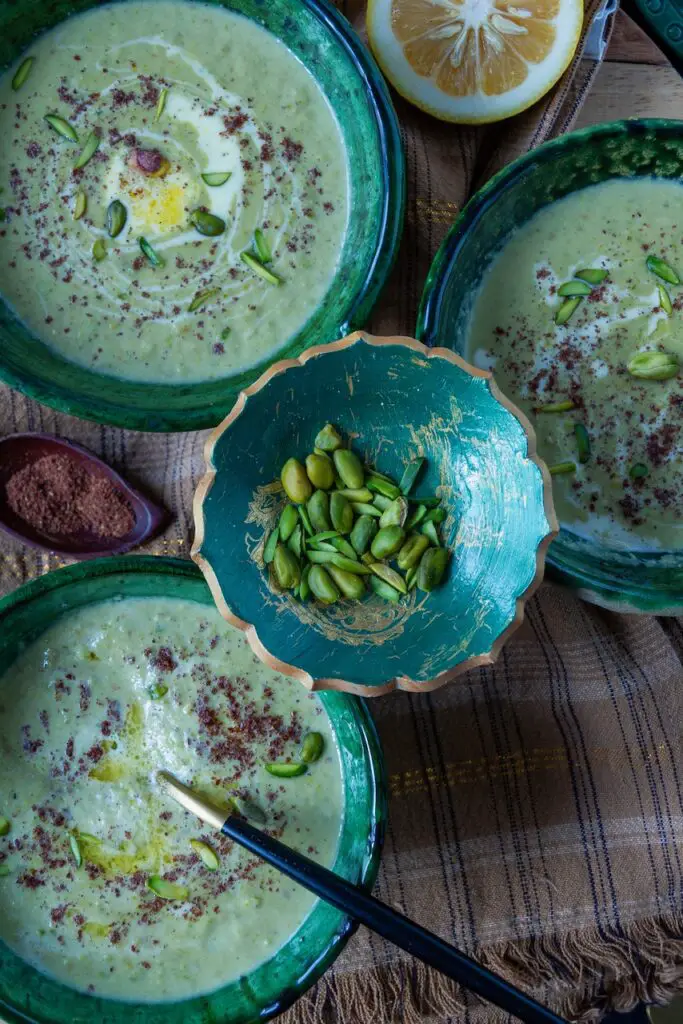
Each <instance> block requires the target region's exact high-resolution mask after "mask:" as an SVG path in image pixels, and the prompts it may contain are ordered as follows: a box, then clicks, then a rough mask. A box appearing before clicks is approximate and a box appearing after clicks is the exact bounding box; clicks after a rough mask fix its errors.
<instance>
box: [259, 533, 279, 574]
mask: <svg viewBox="0 0 683 1024" xmlns="http://www.w3.org/2000/svg"><path fill="white" fill-rule="evenodd" d="M279 539H280V536H279V530H278V528H277V526H276V527H275V529H274V530H273V531H272V532H271V533H269V534H268V540H267V541H266V543H265V545H264V548H263V561H264V562H265V564H266V565H270V563H271V562H272V561H273V558H274V557H275V548H276V547H277V544H278V540H279Z"/></svg>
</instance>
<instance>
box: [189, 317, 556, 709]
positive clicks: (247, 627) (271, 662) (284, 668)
mask: <svg viewBox="0 0 683 1024" xmlns="http://www.w3.org/2000/svg"><path fill="white" fill-rule="evenodd" d="M358 344H363V345H370V346H374V347H382V346H385V345H394V346H401V347H403V348H405V349H407V350H408V351H412V352H415V353H417V354H418V355H420V356H422V357H423V358H425V359H444V360H446V361H447V362H449V363H451V364H452V365H454V366H457V367H458V368H459V369H461V370H463V371H464V372H465V373H467V374H469V376H471V377H475V378H481V379H484V380H486V381H487V382H488V385H489V389H490V391H491V394H492V396H493V397H494V399H496V401H498V402H499V403H500V405H502V406H503V407H504V408H505V409H506V410H507V411H508V412H509V413H510V414H511V415H512V416H513V417H514V418H515V419H516V420H517V421H518V422H519V424H520V425H521V427H522V429H523V430H524V433H525V434H526V436H527V444H528V447H527V456H526V457H527V459H528V460H529V461H530V462H532V463H533V464H534V465H535V466H536V467H537V468H538V470H539V471H540V474H541V477H542V481H543V510H544V514H545V518H546V521H547V523H548V526H549V529H548V532H547V533H546V534H545V535H544V536H543V537H542V538H541V540H540V541H539V543H538V546H537V548H536V568H535V573H534V576H533V578H532V580H531V582H530V583H529V585H528V586H527V587H526V589H525V590H524V591H523V592H522V593H521V594H519V595H518V596H517V597H516V599H515V614H514V616H513V618H512V620H511V621H510V622H509V623H508V625H507V626H506V628H505V629H504V630H503V631H502V632H501V633H500V634H499V635H498V636H497V637H495V639H494V640H493V641H492V643H491V646H490V648H489V650H488V651H487V652H486V653H484V654H478V655H473V656H472V657H470V658H466V659H465V660H464V661H462V662H460V663H459V664H457V665H456V666H454V667H453V668H449V669H446V670H445V671H443V672H440V673H439V674H438V675H436V676H434V677H433V678H432V679H429V680H427V681H426V682H421V681H419V680H414V679H411V678H410V677H408V676H405V675H396V676H394V677H393V678H392V679H389V680H387V681H386V682H385V683H383V684H381V685H376V686H364V685H361V684H358V683H354V682H351V681H349V680H345V679H338V678H314V677H313V676H312V675H311V673H310V672H307V671H306V670H305V669H302V668H299V667H298V666H296V665H293V664H290V663H289V662H286V661H283V660H282V659H281V658H278V657H276V656H275V655H274V654H273V653H272V652H270V651H269V650H268V649H267V648H266V647H265V645H264V644H263V642H262V640H261V639H260V637H259V634H258V628H257V625H256V624H255V623H251V622H247V621H245V620H244V619H242V618H240V617H239V616H238V615H236V614H235V613H234V612H233V611H232V609H231V608H230V605H229V604H228V601H227V600H226V597H225V595H224V593H223V589H222V587H221V585H220V582H219V580H218V576H217V574H216V572H215V570H214V568H213V566H212V565H211V562H210V560H209V558H208V557H207V555H206V554H205V553H204V552H203V551H202V547H203V544H204V540H205V536H206V521H205V516H204V502H205V500H206V498H207V497H208V495H209V494H210V492H211V488H212V487H213V484H214V481H215V479H216V476H217V473H218V471H217V470H216V468H215V466H214V463H213V453H214V449H215V448H216V445H217V444H218V442H219V440H220V439H221V438H222V436H223V434H225V432H226V431H227V430H229V429H230V427H231V426H232V424H233V423H234V422H235V420H236V419H237V418H238V417H239V416H241V414H242V413H243V412H244V410H245V409H246V407H247V404H248V401H249V398H250V397H251V396H253V395H256V394H258V392H259V391H261V390H263V389H264V388H265V387H267V386H268V384H269V382H270V381H271V380H272V379H273V378H274V377H276V376H279V375H281V374H284V373H287V372H288V371H289V370H292V369H296V368H298V367H302V366H304V365H305V364H306V363H307V362H308V361H309V360H311V359H320V358H324V357H325V356H326V355H328V354H330V353H333V352H339V351H340V350H342V349H346V348H350V347H351V346H353V345H358ZM204 460H205V464H206V470H205V472H204V474H203V476H202V477H201V478H200V480H199V483H198V485H197V489H196V491H195V495H194V500H193V512H194V523H195V537H194V541H193V544H192V548H191V552H190V555H191V558H192V559H193V560H194V562H195V563H196V564H197V565H198V566H199V568H200V569H201V571H202V573H203V574H204V576H205V578H206V581H207V583H208V584H209V587H210V589H211V592H212V594H213V597H214V600H215V602H216V606H217V608H218V610H219V611H220V613H221V615H222V616H223V617H224V618H225V619H226V620H227V621H228V622H230V623H231V624H232V625H233V626H236V627H237V628H238V629H240V630H241V631H242V632H243V633H244V635H245V636H246V638H247V640H248V642H249V645H250V647H251V649H252V650H253V652H254V654H256V656H257V657H258V658H260V659H261V661H263V662H264V663H265V664H266V665H268V666H269V667H270V668H273V669H275V670H276V671H277V672H281V673H282V674H283V675H288V676H293V677H294V678H295V679H298V680H299V682H300V683H302V684H303V685H304V686H305V687H306V688H307V689H310V690H342V691H344V692H346V693H355V694H357V695H359V696H363V697H377V696H383V695H384V694H386V693H391V692H392V691H393V690H396V689H398V690H408V691H413V692H428V691H431V690H436V689H438V688H439V687H441V686H444V685H445V684H446V683H448V682H450V681H451V680H453V679H455V678H456V677H457V676H460V675H462V674H463V673H464V672H468V671H470V670H471V669H473V668H478V667H480V666H485V665H492V664H493V663H494V662H495V661H496V659H497V658H498V655H499V654H500V652H501V650H502V648H503V646H504V645H505V644H506V643H507V641H508V640H509V638H510V637H511V636H512V634H513V633H514V632H515V631H516V630H517V629H518V628H519V627H520V626H521V624H522V622H523V621H524V609H525V606H526V603H527V601H528V600H529V599H530V598H531V597H532V596H533V595H534V593H535V592H536V590H537V589H538V588H539V586H540V585H541V583H542V582H543V576H544V571H545V558H546V553H547V550H548V547H549V545H550V543H551V542H552V540H553V539H554V538H555V537H556V536H557V533H558V532H559V526H558V523H557V519H556V516H555V509H554V506H553V499H552V482H551V477H550V474H549V472H548V469H547V467H546V465H545V463H544V462H543V461H542V460H541V459H540V458H539V457H538V455H537V454H536V434H535V432H534V428H533V427H532V425H531V423H530V421H529V420H528V418H527V417H526V416H525V415H524V413H523V412H522V411H521V410H520V409H518V408H517V407H516V406H515V405H514V404H513V403H512V402H511V401H510V400H509V399H508V398H506V397H505V395H504V394H503V393H502V392H501V391H500V389H499V388H498V386H497V384H496V382H495V380H494V379H493V374H491V373H490V372H489V371H488V370H480V369H478V368H476V367H474V366H471V365H470V364H469V363H467V362H465V360H464V359H462V357H461V356H459V355H458V354H457V353H455V352H453V351H451V350H450V349H446V348H427V346H425V345H423V344H422V343H421V342H419V341H416V340H415V339H414V338H408V337H403V336H399V335H396V336H386V337H377V336H374V335H370V334H367V333H366V332H365V331H355V332H354V333H353V334H350V335H348V337H346V338H341V339H340V340H339V341H333V342H329V343H328V344H325V345H317V346H315V347H314V348H310V349H307V350H306V351H305V352H303V353H302V354H301V355H300V356H299V357H298V358H296V359H283V360H281V361H280V362H278V363H275V364H274V365H273V366H271V367H270V368H269V369H268V370H267V371H266V372H265V373H264V374H262V375H261V377H259V379H258V380H257V381H255V382H254V383H253V384H252V385H251V386H250V387H248V388H245V389H244V390H243V391H242V392H241V393H240V395H239V398H238V399H237V401H236V402H235V405H234V407H233V409H232V411H231V412H230V413H229V414H228V415H227V416H226V417H225V419H224V420H223V421H222V422H221V423H219V425H218V426H217V427H216V428H215V430H213V431H212V433H211V434H210V435H209V437H208V438H207V440H206V443H205V446H204Z"/></svg>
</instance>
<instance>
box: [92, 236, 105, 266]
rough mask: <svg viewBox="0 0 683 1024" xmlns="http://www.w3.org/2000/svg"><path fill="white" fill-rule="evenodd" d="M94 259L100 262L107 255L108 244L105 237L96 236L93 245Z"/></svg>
mask: <svg viewBox="0 0 683 1024" xmlns="http://www.w3.org/2000/svg"><path fill="white" fill-rule="evenodd" d="M92 254H93V259H95V260H97V262H98V263H100V262H101V261H102V260H103V259H104V257H105V256H106V255H107V245H106V242H105V241H104V239H103V238H96V239H95V242H94V243H93V247H92Z"/></svg>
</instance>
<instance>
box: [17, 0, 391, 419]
mask: <svg viewBox="0 0 683 1024" xmlns="http://www.w3.org/2000/svg"><path fill="white" fill-rule="evenodd" d="M86 2H87V8H85V10H86V11H89V10H91V9H92V8H94V7H96V5H97V0H86ZM117 2H119V3H125V2H126V0H117ZM187 2H188V3H203V2H205V0H187ZM217 2H218V3H219V5H220V6H224V7H225V8H226V9H227V10H228V11H231V12H233V13H237V14H239V15H241V16H243V17H247V18H250V20H254V21H256V23H258V24H262V25H263V27H265V29H266V31H269V32H272V30H271V29H270V28H269V27H268V25H267V24H265V21H263V20H261V21H259V20H258V19H256V18H251V17H250V15H249V14H246V13H244V12H243V11H242V10H241V8H240V5H239V2H237V3H236V2H235V0H217ZM295 6H296V5H295ZM295 6H293V7H292V12H291V13H292V18H293V19H294V23H295V22H296V16H297V11H296V9H295ZM299 6H300V8H303V10H304V11H305V12H307V13H308V14H309V15H310V16H312V17H313V18H315V19H316V21H317V22H319V23H320V25H321V29H322V32H323V33H324V34H325V36H326V37H329V39H330V42H331V43H334V46H335V47H336V48H337V49H338V50H339V52H340V53H343V55H344V57H345V59H347V60H348V62H349V64H350V65H351V66H352V67H353V71H354V74H355V76H356V79H357V82H358V85H359V88H360V89H361V90H362V93H363V96H364V98H365V107H364V116H367V118H368V121H369V122H370V123H372V124H373V125H374V131H375V134H376V140H377V162H378V164H379V168H380V172H381V174H380V179H381V189H380V197H379V199H378V203H377V215H376V217H375V219H374V221H373V229H374V235H373V237H372V238H370V237H368V238H367V253H366V254H365V255H364V259H365V272H364V274H363V276H362V279H360V280H358V281H357V282H356V283H355V287H354V289H353V291H352V292H350V293H349V295H348V299H347V301H346V302H345V304H344V306H343V309H340V310H339V311H338V317H337V319H338V321H339V322H338V323H335V324H334V325H333V327H330V325H329V324H328V325H327V327H326V329H327V330H330V329H332V330H336V331H337V336H339V337H341V336H342V335H345V334H348V333H349V331H351V330H355V329H356V328H359V327H362V326H363V324H364V323H365V322H366V321H367V319H368V317H369V316H370V313H371V312H372V309H373V308H374V305H375V303H376V302H377V299H378V297H379V295H380V293H381V292H382V290H383V288H384V286H385V284H386V281H387V278H388V276H389V274H390V272H391V269H392V267H393V265H394V263H395V261H396V257H397V255H398V248H399V244H400V240H401V235H402V231H403V219H404V211H405V198H406V181H405V157H404V151H403V145H402V142H401V134H400V128H399V122H398V118H397V115H396V112H395V110H394V106H393V103H392V100H391V96H390V94H389V89H388V87H387V84H386V82H385V80H384V78H383V76H382V74H381V72H380V70H379V68H378V66H377V64H376V62H375V60H374V58H373V56H372V55H371V53H370V51H369V49H368V48H367V46H366V45H365V44H364V43H363V41H362V40H361V39H360V37H359V36H358V34H357V33H356V31H355V29H354V28H353V26H352V25H351V24H350V22H349V21H348V20H347V19H346V18H345V17H344V16H343V15H342V14H341V12H340V11H338V10H337V9H336V8H335V7H334V5H333V4H332V3H331V2H330V0H300V5H299ZM79 13H81V11H80V10H79V11H78V12H76V15H77V14H79ZM69 16H71V15H69ZM62 20H64V19H57V20H52V21H49V20H47V22H46V23H44V27H43V28H41V30H40V31H41V32H42V31H49V30H51V29H53V28H54V27H55V25H56V24H59V23H61V21H62ZM272 34H274V35H275V36H276V38H277V39H279V40H280V41H281V42H282V43H283V45H285V46H286V47H287V49H290V50H291V47H290V46H289V44H288V42H287V40H286V39H285V38H282V37H281V36H280V35H278V34H277V33H275V32H272ZM30 41H31V40H30V37H27V38H26V39H25V40H23V41H22V47H23V49H22V50H19V51H17V52H16V53H15V54H14V55H13V59H16V58H17V57H18V56H19V54H20V53H21V52H24V51H25V49H26V48H27V47H28V46H30ZM295 57H296V59H297V60H302V62H303V63H304V65H305V66H306V67H307V69H308V71H309V73H310V74H311V75H312V76H313V77H314V78H315V79H316V81H317V82H318V84H320V82H319V77H318V76H317V75H316V74H315V72H314V70H312V69H311V68H310V66H309V64H308V63H307V61H306V60H305V59H304V58H302V57H300V56H299V55H298V54H295ZM8 66H11V64H10V65H8ZM6 70H7V68H6V67H0V72H3V71H6ZM320 87H321V89H322V88H323V87H322V86H320ZM324 91H325V90H324V89H323V92H324ZM330 102H331V101H330ZM331 105H332V104H331ZM333 110H334V107H333ZM334 113H335V117H337V119H338V121H339V123H340V131H341V135H342V139H343V142H344V149H345V151H346V152H347V157H348V164H349V168H350V171H349V180H350V182H351V183H353V166H352V158H351V153H350V152H349V151H348V147H347V145H346V132H345V130H344V124H343V121H342V119H340V118H338V111H336V110H335V111H334ZM353 198H354V197H353V194H351V195H350V203H349V218H348V223H353V222H354V220H361V219H363V217H364V210H363V208H362V206H361V205H360V204H358V202H357V201H356V204H355V208H354V202H353ZM347 234H348V228H347ZM342 246H343V247H342V250H341V252H340V254H339V262H338V264H337V266H336V269H335V271H334V275H333V277H332V279H331V281H330V283H329V287H328V289H327V290H326V292H325V294H324V295H323V296H322V298H321V300H320V302H319V303H318V304H317V306H316V307H315V308H314V309H312V310H311V311H310V313H309V315H308V317H307V319H306V321H305V322H304V323H303V324H302V325H301V327H300V328H299V330H298V331H296V332H295V333H294V334H293V335H292V336H290V337H288V338H285V339H283V340H282V342H281V343H280V344H279V346H278V347H277V348H276V349H275V350H274V351H273V352H272V353H271V354H270V355H266V356H264V357H262V358H261V359H260V360H259V362H258V364H257V365H256V366H253V367H249V366H247V367H244V368H242V369H240V370H237V371H235V372H233V373H231V374H228V375H226V376H224V377H217V378H215V379H208V380H203V381H202V380H200V381H192V382H187V381H185V382H183V381H179V382H178V383H174V384H167V383H165V382H163V381H139V380H134V379H128V378H124V377H117V376H116V375H115V374H100V373H97V372H95V371H94V370H92V369H90V368H89V367H86V366H83V365H81V364H79V363H75V362H72V361H70V360H67V359H66V358H65V357H64V356H62V355H61V354H60V353H59V352H56V351H54V350H52V349H51V348H50V347H49V346H47V345H45V344H44V343H43V342H41V341H40V339H38V338H37V337H36V335H35V334H33V333H32V332H30V331H28V329H27V328H26V327H25V326H24V324H23V322H22V321H21V320H20V319H18V318H17V317H16V316H14V315H13V314H11V315H10V316H9V320H8V322H7V325H6V326H2V325H0V340H2V338H3V337H4V335H5V333H7V336H8V337H14V335H16V336H17V337H20V336H21V338H22V339H25V338H29V339H30V341H31V344H35V345H37V346H39V347H40V351H41V353H42V352H43V351H44V353H45V359H46V360H47V362H48V365H47V366H45V367H44V368H42V367H41V369H39V370H38V369H36V366H35V365H34V361H33V360H31V359H30V358H29V357H26V356H23V355H21V351H23V350H22V349H20V348H19V346H18V345H15V346H13V349H12V354H11V355H9V356H7V357H6V356H5V355H3V349H4V346H3V345H0V381H2V382H4V383H5V384H7V385H9V386H10V387H12V388H15V389H16V390H17V391H19V392H21V393H22V394H25V395H27V396H28V397H29V398H33V399H35V400H36V401H38V402H40V403H42V404H44V405H47V406H50V407H51V408H53V409H56V410H57V411H58V412H62V413H68V414H69V415H72V416H78V417H80V418H81V419H86V420H92V421H94V422H97V423H101V424H106V425H109V426H116V427H123V428H126V429H129V430H143V431H152V432H170V431H192V430H202V429H206V428H210V427H213V426H214V425H215V423H216V419H217V417H218V416H222V415H224V414H225V412H226V411H227V410H229V409H230V408H231V407H232V404H233V403H234V401H235V399H236V397H237V395H238V393H239V390H240V388H241V387H243V386H244V385H245V384H246V383H248V382H249V381H253V380H254V379H256V377H257V376H258V375H259V374H260V373H262V372H263V370H264V369H266V368H267V367H268V366H269V365H271V364H272V363H273V362H275V361H276V360H278V359H282V358H284V357H287V356H288V355H290V354H293V353H295V352H297V351H299V350H300V348H301V345H302V344H306V345H312V344H313V343H314V340H315V337H316V332H318V331H319V330H320V328H321V325H320V324H319V323H318V322H317V321H318V316H319V313H320V311H321V310H322V309H324V306H325V303H327V302H328V301H329V299H330V296H331V295H332V294H334V292H335V290H339V289H340V287H343V281H344V275H345V267H346V266H347V265H348V264H349V261H350V258H351V256H352V254H351V253H346V254H345V249H346V239H344V240H343V243H342ZM345 255H346V259H344V256H345ZM0 306H2V307H4V308H5V310H7V307H6V306H4V303H3V302H2V296H1V295H0ZM327 319H328V320H333V319H335V318H334V317H333V315H332V313H331V312H330V313H329V314H328V316H327ZM323 326H324V325H323ZM15 349H16V350H17V351H19V355H16V353H15ZM57 374H58V379H55V375H57ZM112 389H114V393H113V394H112Z"/></svg>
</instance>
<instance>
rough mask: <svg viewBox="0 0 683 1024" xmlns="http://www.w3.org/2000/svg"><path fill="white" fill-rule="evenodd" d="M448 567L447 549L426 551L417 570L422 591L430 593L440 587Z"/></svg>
mask: <svg viewBox="0 0 683 1024" xmlns="http://www.w3.org/2000/svg"><path fill="white" fill-rule="evenodd" d="M447 565H448V551H447V550H446V548H429V549H428V550H427V551H425V553H424V555H423V556H422V559H421V561H420V565H419V567H418V570H417V585H418V587H419V589H420V590H424V591H425V592H426V593H429V592H430V591H431V590H434V588H435V587H438V586H439V584H440V583H441V581H442V580H443V577H444V573H445V572H446V566H447Z"/></svg>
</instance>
